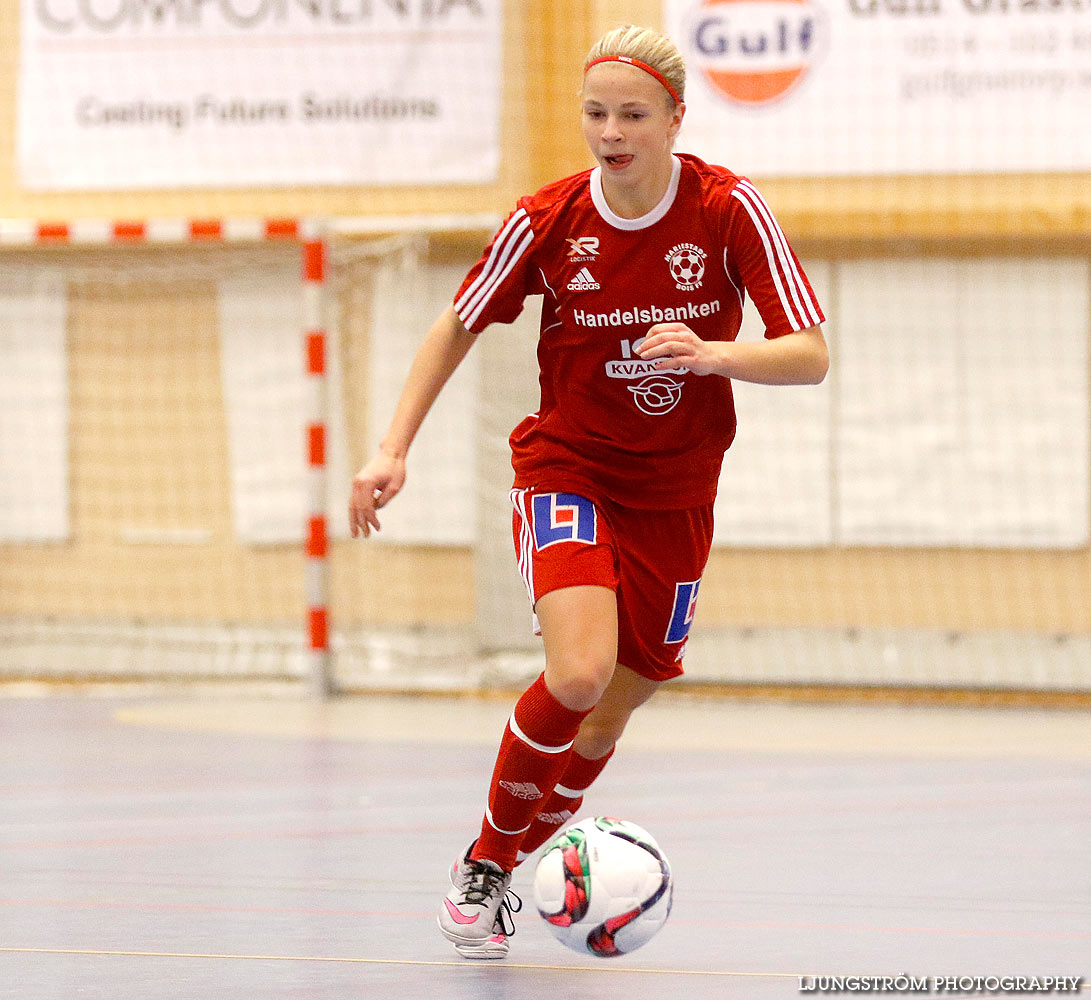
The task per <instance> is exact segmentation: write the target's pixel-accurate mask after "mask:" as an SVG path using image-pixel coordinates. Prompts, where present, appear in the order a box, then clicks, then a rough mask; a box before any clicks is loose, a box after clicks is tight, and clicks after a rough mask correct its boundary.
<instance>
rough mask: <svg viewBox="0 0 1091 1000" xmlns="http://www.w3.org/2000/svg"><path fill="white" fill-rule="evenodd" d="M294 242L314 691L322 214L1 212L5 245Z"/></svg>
mask: <svg viewBox="0 0 1091 1000" xmlns="http://www.w3.org/2000/svg"><path fill="white" fill-rule="evenodd" d="M266 241H270V242H289V241H290V242H296V243H299V244H300V245H301V247H302V255H303V261H302V263H303V274H302V281H303V296H304V357H305V359H306V362H305V363H306V368H305V370H306V375H307V383H308V386H309V388H310V401H309V407H308V412H307V418H306V421H307V428H306V455H307V461H308V466H309V489H308V507H307V525H306V529H307V530H306V553H307V571H306V585H305V586H306V596H307V622H306V626H307V628H306V632H307V641H308V647H309V648H308V657H309V680H310V683H311V688H312V690H313V691H314V693H315V694H317V695H319V696H320V697H325V696H327V695H328V694H330V693H331V690H332V684H331V675H330V662H329V659H330V658H329V613H328V611H327V607H328V594H327V572H326V559H327V553H328V548H329V546H328V539H327V531H326V479H327V476H326V397H327V389H326V330H325V306H324V301H325V277H326V239H325V236H324V231H323V227H322V226H321V225H320V224H319V223H318V222H317V221H306V222H300V221H299V220H297V219H291V218H287V219H260V218H206V219H184V218H159V219H125V220H110V219H73V220H71V221H61V220H48V221H46V220H37V219H0V246H96V245H99V246H102V245H110V244H128V245H132V244H142V243H147V244H170V243H190V244H216V243H246V242H250V243H254V242H266Z"/></svg>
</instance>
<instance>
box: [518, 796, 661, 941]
mask: <svg viewBox="0 0 1091 1000" xmlns="http://www.w3.org/2000/svg"><path fill="white" fill-rule="evenodd" d="M672 895H673V881H672V878H671V867H670V863H669V862H668V861H667V859H666V857H665V856H664V854H663V852H662V851H661V850H660V848H659V845H658V844H657V843H656V842H655V840H654V839H653V838H652V836H651V834H649V833H648V832H647V831H646V830H644V829H643V828H641V827H639V826H637V825H636V824H635V823H631V822H629V821H627V820H621V819H610V818H607V817H604V816H598V817H596V818H594V819H585V820H581V821H580V822H579V823H574V824H573V825H572V826H570V827H568V828H567V829H566V830H565V831H564V832H563V833H561V834H559V835H558V836H557V837H556V838H554V840H553V841H552V842H551V843H550V844H549V845H548V846H547V847H546V850H545V853H544V854H543V855H542V858H541V860H540V861H539V862H538V865H537V868H536V870H535V872H534V902H535V904H536V905H537V907H538V912H539V913H540V914H541V916H542V918H543V919H544V920H545V922H546V926H548V927H549V929H550V931H551V932H552V933H553V936H554V937H555V938H556V939H557V940H558V941H560V942H561V944H563V945H566V946H567V947H569V948H571V949H573V950H574V951H578V952H581V953H583V954H591V955H597V956H598V957H600V958H612V957H614V956H617V955H624V954H627V953H628V952H631V951H635V950H636V949H637V948H639V947H640V946H641V945H644V944H646V943H647V942H648V941H650V940H651V939H652V937H654V936H655V935H656V934H657V933H658V932H659V930H660V929H661V928H662V926H663V924H664V923H665V922H666V920H667V917H668V915H669V914H670V911H671V900H672Z"/></svg>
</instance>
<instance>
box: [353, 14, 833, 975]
mask: <svg viewBox="0 0 1091 1000" xmlns="http://www.w3.org/2000/svg"><path fill="white" fill-rule="evenodd" d="M684 90H685V67H684V65H683V62H682V59H681V56H680V55H679V53H678V50H677V49H676V48H675V47H674V45H673V44H672V43H671V42H670V41H669V40H668V39H666V38H664V37H663V36H662V35H659V34H658V33H656V32H654V31H652V30H650V29H645V28H638V27H633V26H625V27H622V28H619V29H616V30H614V31H611V32H610V33H609V34H607V35H606V36H604V37H603V38H602V39H600V40H599V42H598V43H597V44H596V45H595V46H594V47H593V48H592V49H591V52H590V53H589V55H588V58H587V62H586V64H585V67H584V76H583V92H582V120H583V134H584V138H585V139H586V140H587V144H588V146H589V147H590V149H591V153H592V154H593V155H594V158H595V160H596V161H597V163H598V166H597V167H595V169H593V170H590V171H584V172H583V173H579V174H576V175H575V176H573V177H568V178H565V179H564V180H561V181H557V182H555V183H553V184H549V185H547V186H546V187H544V188H542V189H541V190H540V191H539V192H538V193H537V194H534V195H531V196H530V197H525V198H522V199H520V201H519V203H518V206H517V208H516V209H515V211H514V212H513V213H512V214H511V215H510V216H509V217H508V219H507V220H506V221H505V222H504V224H503V226H501V228H500V230H499V232H498V233H497V234H496V236H495V237H494V238H493V240H492V243H491V244H490V245H489V247H488V248H487V249H486V251H485V253H484V255H483V256H482V258H481V260H480V261H478V263H477V264H476V265H475V266H474V267H473V269H472V270H471V271H470V273H469V274H468V275H467V276H466V279H465V281H463V283H462V286H461V288H460V289H459V290H458V294H457V295H456V296H455V299H454V302H453V304H452V306H451V307H449V308H448V309H446V310H445V311H444V312H443V313H442V314H441V315H440V317H439V318H438V319H437V320H436V322H435V323H434V324H433V325H432V327H431V329H430V330H429V332H428V335H427V337H426V339H425V341H424V342H423V344H422V346H421V348H420V350H419V351H418V353H417V355H416V358H415V359H414V362H413V365H412V368H411V370H410V373H409V376H408V379H407V381H406V384H405V387H404V389H403V391H402V395H401V398H400V400H399V403H398V405H397V408H396V410H395V413H394V417H393V420H392V422H391V425H390V429H389V430H388V432H387V434H386V437H385V438H384V439H383V441H382V444H381V445H380V447H379V451H378V453H377V454H376V455H375V456H374V458H372V459H371V461H370V462H368V464H367V465H365V466H364V468H363V469H362V470H361V471H360V473H359V474H358V475H357V476H356V478H355V479H354V480H353V486H352V500H351V503H350V509H349V520H350V524H351V529H352V534H353V535H354V536H355V535H356V534H357V533H361V532H362V533H363V535H364V536H367V535H368V534H369V533H370V530H371V529H372V528H374V529H376V530H378V528H379V520H378V517H377V516H376V511H377V510H378V509H379V508H381V507H383V506H385V505H386V504H387V503H388V502H389V501H390V500H391V498H392V497H394V495H395V494H396V493H397V492H398V491H399V490H400V489H401V487H402V485H403V483H404V481H405V457H406V452H407V451H408V449H409V446H410V443H411V442H412V441H413V438H414V436H415V434H416V432H417V430H418V428H419V427H420V425H421V422H422V421H423V419H424V417H425V415H426V414H427V413H428V411H429V409H430V408H431V406H432V403H433V402H434V400H435V399H436V396H437V394H438V393H439V391H440V389H441V388H442V386H443V385H444V383H445V382H446V381H447V379H448V378H449V377H450V375H451V373H452V372H453V371H454V370H455V368H456V367H457V366H458V364H459V362H461V360H462V359H463V357H465V355H466V353H467V351H469V349H470V347H471V345H472V344H473V342H474V339H475V337H476V336H477V334H478V333H480V332H481V331H482V330H484V329H485V327H487V326H489V325H490V324H492V323H497V322H500V323H505V322H511V321H512V320H513V319H515V317H516V316H518V315H519V313H520V311H521V310H522V308H523V302H524V299H525V298H526V297H527V296H528V295H541V296H542V297H543V306H542V320H541V332H540V338H539V343H538V361H539V366H540V378H539V381H540V384H541V406H540V407H539V409H538V411H537V412H536V413H532V414H531V415H530V416H529V417H527V418H526V419H525V420H524V421H523V422H522V423H520V424H519V426H518V427H516V428H515V430H514V431H513V432H512V435H511V449H512V465H513V467H514V469H515V487H514V489H513V490H512V503H513V506H514V521H513V523H514V539H515V549H516V554H517V556H518V561H519V568H520V570H521V572H522V574H523V578H524V581H525V583H526V586H527V590H528V593H529V595H530V599H531V602H532V605H533V608H534V612H535V616H536V621H537V624H538V625H539V626H540V629H541V635H542V639H543V641H544V646H545V662H546V666H545V671H544V673H543V674H542V675H541V676H540V677H538V679H537V680H536V681H535V682H534V683H533V684H532V685H531V686H530V687H529V688H528V689H527V690H526V691H525V692H524V693H523V695H522V696H521V697H520V698H519V700H518V702H517V704H516V705H515V710H514V712H513V713H512V715H511V718H510V719H509V721H508V725H507V727H506V729H505V731H504V734H503V738H502V740H501V742H500V750H499V754H498V756H497V760H496V766H495V769H494V771H493V775H492V781H491V784H490V786H489V792H488V798H487V802H486V805H485V815H484V818H483V820H482V824H481V831H480V833H479V835H478V837H477V839H476V840H475V841H474V842H473V843H472V844H471V845H470V847H469V848H468V849H467V850H466V851H465V853H464V854H463V855H461V856H460V857H459V858H458V860H457V861H456V862H455V865H454V867H453V869H452V872H451V881H452V884H453V888H452V889H451V891H450V893H448V895H447V896H446V897H445V899H444V900H443V901H442V903H441V905H440V910H439V925H440V929H441V930H442V932H443V934H444V935H445V936H446V937H447V938H448V939H449V940H450V941H452V942H453V943H454V945H455V948H456V950H457V951H458V952H459V954H461V955H463V956H465V957H467V958H501V957H503V956H504V955H506V954H507V951H508V936H509V935H510V934H511V933H512V931H513V924H512V921H511V908H512V905H511V903H512V901H510V900H509V899H508V887H509V885H510V883H511V873H512V870H513V869H514V867H515V866H516V864H518V862H519V861H520V860H522V858H523V857H525V856H526V855H527V854H529V853H530V852H531V851H534V850H535V849H537V848H538V847H539V846H540V845H541V844H542V843H544V842H545V840H546V838H547V837H549V835H550V834H551V833H552V832H553V831H554V830H556V829H557V828H558V827H559V826H560V825H561V824H563V823H564V822H566V821H567V820H568V819H570V818H571V817H572V815H573V814H574V813H575V812H576V810H577V809H578V808H579V806H580V803H581V802H582V796H583V793H584V791H585V790H586V789H587V788H588V787H589V786H590V785H591V783H592V782H593V781H594V780H595V778H596V777H598V775H599V773H600V772H601V771H602V769H603V767H604V766H605V765H606V762H607V760H608V759H609V757H610V755H611V754H612V753H613V749H614V744H615V743H616V741H617V739H618V737H619V736H620V735H621V733H622V731H623V730H624V728H625V724H626V722H627V721H628V719H629V716H630V714H631V713H632V712H633V710H634V709H636V708H637V707H638V706H639V705H641V704H642V703H643V702H645V701H646V700H647V699H648V698H649V697H650V696H651V695H652V693H653V692H654V691H655V690H656V688H657V687H658V686H659V685H660V684H661V683H662V682H663V681H665V680H667V679H669V678H671V677H676V676H677V675H679V674H680V673H681V672H682V656H683V653H684V650H685V644H686V638H687V636H688V634H689V628H690V622H691V621H692V618H693V612H694V607H695V604H696V599H697V590H698V586H699V584H700V581H701V574H702V573H703V572H704V568H705V563H706V561H707V559H708V554H709V549H710V546H711V542H712V503H713V499H714V497H715V494H716V485H717V481H718V477H719V472H720V464H721V461H722V459H723V455H724V451H725V450H726V449H727V447H728V446H729V445H730V444H731V440H732V437H733V436H734V433H735V412H734V406H733V403H732V396H731V382H730V380H731V379H743V380H744V381H748V382H760V383H766V384H782V385H789V384H805V383H816V382H820V381H821V380H822V379H823V378H824V377H825V375H826V370H827V367H828V365H829V356H828V352H827V349H826V343H825V339H824V338H823V335H822V332H821V329H820V324H821V323H822V321H823V319H824V317H823V314H822V312H821V310H820V308H819V306H818V303H817V301H816V300H815V296H814V293H813V292H812V290H811V287H810V284H809V283H808V281H807V278H806V277H805V276H804V274H803V270H802V268H801V267H800V265H799V262H798V260H797V259H796V257H795V255H794V254H793V252H792V250H791V249H790V247H789V245H788V242H787V240H786V239H785V237H784V234H783V232H782V231H781V229H780V227H779V226H778V225H777V223H776V220H775V219H774V218H773V215H772V213H771V212H770V210H769V207H768V206H767V205H766V204H765V202H764V201H763V200H762V197H761V195H760V194H759V193H758V192H757V190H756V189H755V188H754V186H753V185H752V184H751V183H750V182H749V181H747V180H745V179H744V178H741V177H738V176H736V175H735V174H733V173H731V172H730V171H728V170H726V169H724V168H723V167H717V166H711V165H709V164H706V163H704V162H702V161H701V160H699V159H697V158H696V157H694V156H689V155H684V154H679V155H676V154H674V153H673V152H672V149H673V144H674V140H675V137H676V136H677V134H678V130H679V128H680V127H681V125H682V118H683V116H684V114H685V104H684V103H683V94H684ZM746 293H748V294H749V295H750V296H751V298H752V299H753V300H754V302H755V304H756V306H757V308H758V310H759V312H760V314H761V316H762V319H763V321H764V323H765V327H766V333H765V337H766V339H765V340H764V341H762V342H758V343H736V342H735V337H736V335H737V333H738V331H739V326H740V323H741V319H742V304H743V295H744V294H746ZM517 905H518V904H517Z"/></svg>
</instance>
